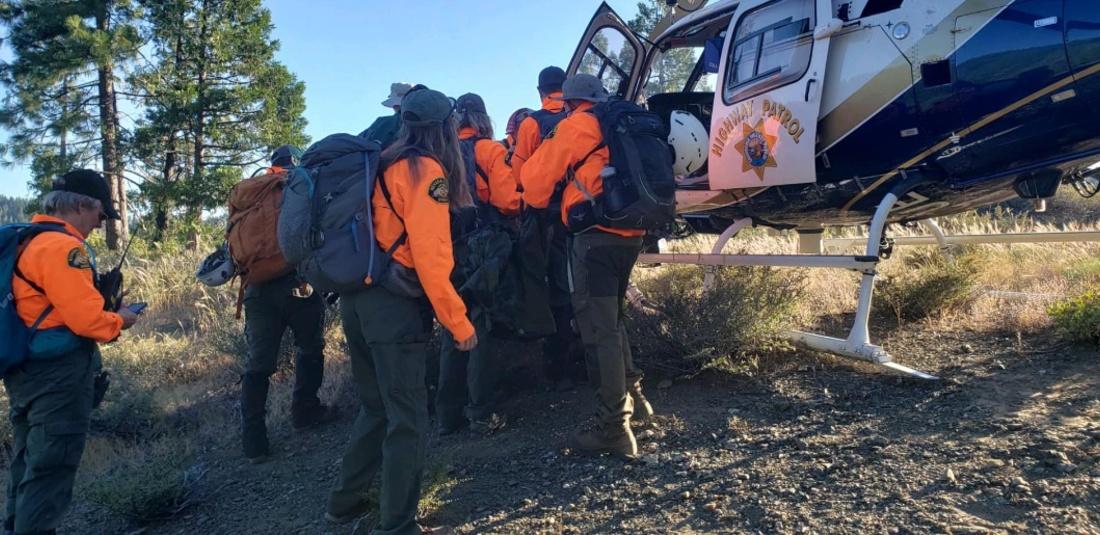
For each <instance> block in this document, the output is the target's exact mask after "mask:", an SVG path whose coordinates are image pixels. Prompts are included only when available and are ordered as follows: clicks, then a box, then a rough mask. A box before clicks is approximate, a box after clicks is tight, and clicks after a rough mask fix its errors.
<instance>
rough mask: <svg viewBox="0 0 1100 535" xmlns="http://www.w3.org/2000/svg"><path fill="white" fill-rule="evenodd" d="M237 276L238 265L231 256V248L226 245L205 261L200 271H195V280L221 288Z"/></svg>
mask: <svg viewBox="0 0 1100 535" xmlns="http://www.w3.org/2000/svg"><path fill="white" fill-rule="evenodd" d="M236 275H237V264H236V263H234V262H233V257H232V256H230V255H229V246H228V245H227V244H225V243H223V244H222V245H221V247H218V249H217V250H216V251H214V252H213V253H211V254H210V256H207V257H206V258H205V259H203V261H202V264H199V269H197V270H196V271H195V278H196V279H199V282H201V283H203V284H205V285H207V286H221V285H223V284H225V283H227V282H229V281H231V280H233V277H235V276H236Z"/></svg>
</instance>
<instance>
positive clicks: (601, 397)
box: [522, 74, 675, 457]
mask: <svg viewBox="0 0 1100 535" xmlns="http://www.w3.org/2000/svg"><path fill="white" fill-rule="evenodd" d="M562 93H563V94H562V100H563V101H564V102H565V106H566V109H567V110H569V116H568V117H567V118H566V119H564V120H563V121H562V122H561V123H559V124H558V126H557V129H556V130H555V132H554V133H553V134H552V135H551V136H550V137H549V138H547V139H546V140H545V141H544V142H543V143H542V145H541V146H540V147H539V149H538V151H536V152H535V154H534V156H532V157H531V159H530V160H528V162H527V165H526V166H525V167H524V171H523V175H522V180H523V189H524V191H523V199H524V201H525V202H526V203H527V204H528V205H530V206H531V207H534V208H543V207H546V206H548V205H549V204H550V202H551V198H552V197H553V195H554V192H555V190H556V189H558V188H560V187H561V186H562V185H564V189H563V190H561V191H562V206H561V211H560V217H561V220H562V221H563V222H564V224H565V226H566V228H567V229H568V230H569V232H570V233H571V234H572V239H571V240H570V242H571V243H570V256H569V263H570V269H571V275H572V278H571V284H572V290H573V306H574V309H575V310H576V314H577V324H578V328H579V329H580V331H581V337H582V339H583V340H584V344H585V347H586V351H587V353H588V355H589V358H594V360H595V362H594V364H595V366H594V368H598V371H597V373H598V375H599V385H598V391H597V400H598V402H597V410H596V414H597V418H598V424H597V426H596V427H595V429H590V430H583V431H581V432H578V433H577V434H576V435H575V437H574V446H575V447H576V448H577V449H578V450H579V451H582V452H589V453H601V452H608V453H613V454H616V455H621V456H625V457H633V456H635V455H637V448H638V447H637V442H636V440H635V438H634V434H633V432H632V431H631V430H630V421H631V418H632V417H634V418H635V419H643V418H648V417H650V416H651V415H652V407H650V405H649V402H648V401H647V400H646V399H645V396H644V395H643V394H642V387H641V371H640V370H638V368H636V367H635V366H634V362H633V358H632V356H631V353H630V343H629V340H628V339H627V332H626V327H625V325H624V323H623V300H624V297H625V294H626V290H627V287H628V284H629V282H630V272H631V270H632V269H633V267H634V263H635V262H636V261H637V259H638V254H639V252H640V250H641V247H642V238H643V237H644V236H645V234H646V230H655V229H657V228H660V227H661V226H663V225H666V224H668V223H671V222H672V220H673V216H674V209H675V205H674V202H675V201H674V192H675V179H674V178H673V176H672V160H671V154H670V152H669V149H668V145H667V142H666V139H667V137H668V131H667V126H665V125H664V124H663V122H662V121H661V120H660V118H659V117H657V116H655V115H653V114H651V113H649V112H646V111H644V110H642V109H641V108H639V107H638V106H637V105H635V104H633V103H630V102H623V101H616V102H609V101H608V94H607V91H606V90H605V89H604V87H603V85H602V84H601V82H600V80H599V79H598V78H596V77H594V76H592V75H589V74H577V75H575V76H572V77H570V78H569V79H568V80H566V82H565V84H564V87H563V92H562Z"/></svg>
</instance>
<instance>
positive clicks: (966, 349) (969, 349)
mask: <svg viewBox="0 0 1100 535" xmlns="http://www.w3.org/2000/svg"><path fill="white" fill-rule="evenodd" d="M962 352H963V353H973V352H974V346H972V345H970V344H963V345H962Z"/></svg>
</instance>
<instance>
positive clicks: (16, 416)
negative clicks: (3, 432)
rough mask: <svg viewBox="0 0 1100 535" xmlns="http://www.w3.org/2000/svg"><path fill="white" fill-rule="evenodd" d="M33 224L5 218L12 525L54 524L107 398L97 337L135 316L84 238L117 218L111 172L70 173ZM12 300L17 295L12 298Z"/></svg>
mask: <svg viewBox="0 0 1100 535" xmlns="http://www.w3.org/2000/svg"><path fill="white" fill-rule="evenodd" d="M42 208H43V212H44V214H39V215H35V216H34V218H33V219H32V220H31V224H29V225H8V226H5V227H0V253H2V254H0V272H3V275H4V277H5V279H6V280H4V281H3V283H4V284H0V286H3V285H10V286H8V287H5V288H3V294H4V295H5V296H7V297H6V298H4V299H3V302H2V303H0V316H2V317H0V322H2V324H0V329H2V336H0V349H2V351H3V353H2V355H0V364H2V365H3V370H2V371H3V373H4V384H5V386H6V387H7V391H8V399H9V403H10V418H11V424H12V434H13V447H12V458H11V463H10V469H11V475H10V480H9V482H8V495H7V515H6V517H5V521H4V529H5V531H7V532H9V533H54V531H55V530H56V528H57V526H58V524H60V523H61V516H62V515H63V514H64V513H65V511H66V510H67V509H68V507H69V504H70V502H71V501H72V491H73V480H74V478H75V476H76V469H77V466H78V465H79V464H80V457H81V455H82V453H83V451H84V442H85V438H86V436H87V434H88V425H89V421H90V418H91V412H92V408H93V407H95V406H97V405H98V404H99V402H100V401H101V400H102V396H103V393H104V392H105V391H106V381H105V380H104V379H103V376H102V375H100V368H101V360H100V354H99V348H98V345H97V344H100V343H106V342H112V341H114V340H115V339H116V338H118V336H119V334H120V333H121V331H122V330H124V329H128V328H130V327H131V326H133V325H134V323H135V322H136V321H137V313H136V312H134V311H133V310H131V309H130V308H128V307H124V306H123V307H120V308H119V309H118V312H114V311H111V310H106V308H111V307H109V306H107V304H106V302H105V299H104V297H103V295H102V293H101V292H100V290H99V288H97V285H96V280H97V276H96V272H95V255H94V251H92V249H91V247H89V246H88V245H87V244H86V243H85V242H84V240H85V239H86V238H87V237H88V236H89V235H90V234H91V233H92V231H93V230H95V229H96V228H99V227H100V226H101V225H102V224H103V222H104V221H106V220H107V219H119V215H118V212H117V211H116V210H115V208H114V207H113V206H112V205H111V196H110V189H109V187H108V185H107V180H106V179H104V178H103V176H102V175H100V174H99V173H97V172H95V171H91V170H87V169H81V170H76V171H71V172H69V173H66V174H65V175H64V176H62V177H61V178H59V179H58V180H57V181H55V182H54V184H53V190H52V191H50V192H49V193H47V194H46V196H45V197H44V198H43V199H42ZM12 301H14V303H13V302H12Z"/></svg>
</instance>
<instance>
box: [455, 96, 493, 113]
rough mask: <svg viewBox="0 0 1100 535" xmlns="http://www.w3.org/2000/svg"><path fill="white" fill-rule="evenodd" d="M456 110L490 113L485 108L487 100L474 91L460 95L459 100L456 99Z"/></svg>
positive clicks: (460, 111)
mask: <svg viewBox="0 0 1100 535" xmlns="http://www.w3.org/2000/svg"><path fill="white" fill-rule="evenodd" d="M455 110H457V111H458V112H459V113H466V112H468V111H473V112H478V113H489V112H488V111H486V110H485V101H484V100H482V98H481V97H480V96H479V95H476V94H474V93H466V94H465V95H462V96H460V97H458V100H456V101H455Z"/></svg>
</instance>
